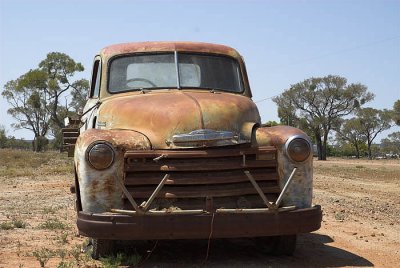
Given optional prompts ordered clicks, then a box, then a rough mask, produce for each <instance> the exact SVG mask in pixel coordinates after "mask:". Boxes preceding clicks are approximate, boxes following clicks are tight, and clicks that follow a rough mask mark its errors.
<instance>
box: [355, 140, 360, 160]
mask: <svg viewBox="0 0 400 268" xmlns="http://www.w3.org/2000/svg"><path fill="white" fill-rule="evenodd" d="M354 146H355V147H356V153H357V159H360V149H359V148H358V142H356V143H355V144H354Z"/></svg>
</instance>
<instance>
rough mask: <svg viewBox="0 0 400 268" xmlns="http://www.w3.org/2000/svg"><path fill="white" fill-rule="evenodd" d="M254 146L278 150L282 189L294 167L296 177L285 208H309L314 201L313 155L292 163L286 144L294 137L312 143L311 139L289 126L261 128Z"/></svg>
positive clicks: (285, 198)
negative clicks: (273, 147)
mask: <svg viewBox="0 0 400 268" xmlns="http://www.w3.org/2000/svg"><path fill="white" fill-rule="evenodd" d="M254 135H255V137H254V139H253V146H264V145H272V146H275V147H276V148H277V160H278V174H279V184H280V187H281V189H282V188H283V186H284V185H285V183H286V181H287V180H288V178H289V176H290V173H291V172H292V170H293V168H294V167H297V171H296V173H295V176H294V178H293V180H292V182H291V184H290V186H289V188H288V190H287V192H286V194H285V195H284V198H283V200H282V203H283V205H284V206H291V205H294V206H296V207H297V208H309V207H311V201H312V180H313V171H312V170H313V169H312V165H313V158H312V153H311V154H310V156H309V157H308V159H306V160H305V161H303V162H301V163H299V162H294V161H292V160H291V159H290V158H289V156H288V155H287V153H286V149H285V145H286V142H287V141H288V140H289V139H290V138H292V137H301V138H304V139H306V140H308V141H309V142H310V139H309V137H308V136H307V135H306V134H305V133H304V132H303V131H301V130H299V129H297V128H293V127H289V126H275V127H260V128H258V129H256V130H255V134H254ZM310 144H311V142H310Z"/></svg>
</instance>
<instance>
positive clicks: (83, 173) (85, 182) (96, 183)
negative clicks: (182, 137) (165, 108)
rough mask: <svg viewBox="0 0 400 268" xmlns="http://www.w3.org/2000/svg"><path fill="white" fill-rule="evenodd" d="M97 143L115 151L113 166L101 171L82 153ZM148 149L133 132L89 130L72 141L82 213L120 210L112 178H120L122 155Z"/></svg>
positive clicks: (142, 138) (116, 187) (116, 189)
mask: <svg viewBox="0 0 400 268" xmlns="http://www.w3.org/2000/svg"><path fill="white" fill-rule="evenodd" d="M97 141H105V142H108V143H109V144H111V145H112V146H113V148H114V151H115V159H114V162H113V164H112V165H111V166H110V167H108V168H107V169H104V170H97V169H95V168H93V167H92V166H91V165H90V164H89V162H88V161H87V153H86V150H87V148H88V147H89V146H90V145H91V144H93V143H95V142H97ZM149 149H151V143H150V141H149V140H148V139H147V137H146V136H144V135H143V134H141V133H139V132H136V131H131V130H100V129H89V130H86V131H85V132H83V133H82V134H81V135H80V136H79V138H78V140H77V142H76V145H75V154H74V163H75V168H76V173H77V177H78V183H79V194H80V198H81V203H82V210H83V211H84V212H91V213H100V212H106V211H110V209H111V208H122V198H121V196H122V191H121V189H120V188H119V186H118V183H117V181H116V179H122V178H123V164H124V152H125V151H126V150H149Z"/></svg>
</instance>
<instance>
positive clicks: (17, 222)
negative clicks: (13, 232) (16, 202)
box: [12, 219, 26, 229]
mask: <svg viewBox="0 0 400 268" xmlns="http://www.w3.org/2000/svg"><path fill="white" fill-rule="evenodd" d="M12 223H13V225H14V227H15V228H21V229H25V227H26V222H24V221H23V220H20V219H13V221H12Z"/></svg>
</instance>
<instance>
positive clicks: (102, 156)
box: [87, 142, 114, 169]
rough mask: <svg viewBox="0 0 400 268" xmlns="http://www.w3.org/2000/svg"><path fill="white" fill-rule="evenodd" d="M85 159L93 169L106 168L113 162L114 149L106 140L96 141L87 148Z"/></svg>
mask: <svg viewBox="0 0 400 268" xmlns="http://www.w3.org/2000/svg"><path fill="white" fill-rule="evenodd" d="M87 160H88V161H89V163H90V165H92V167H94V168H95V169H106V168H108V167H109V166H111V164H112V163H113V162H114V149H113V148H112V146H111V145H109V144H108V143H106V142H97V143H94V144H93V145H91V146H89V148H88V149H87Z"/></svg>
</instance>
